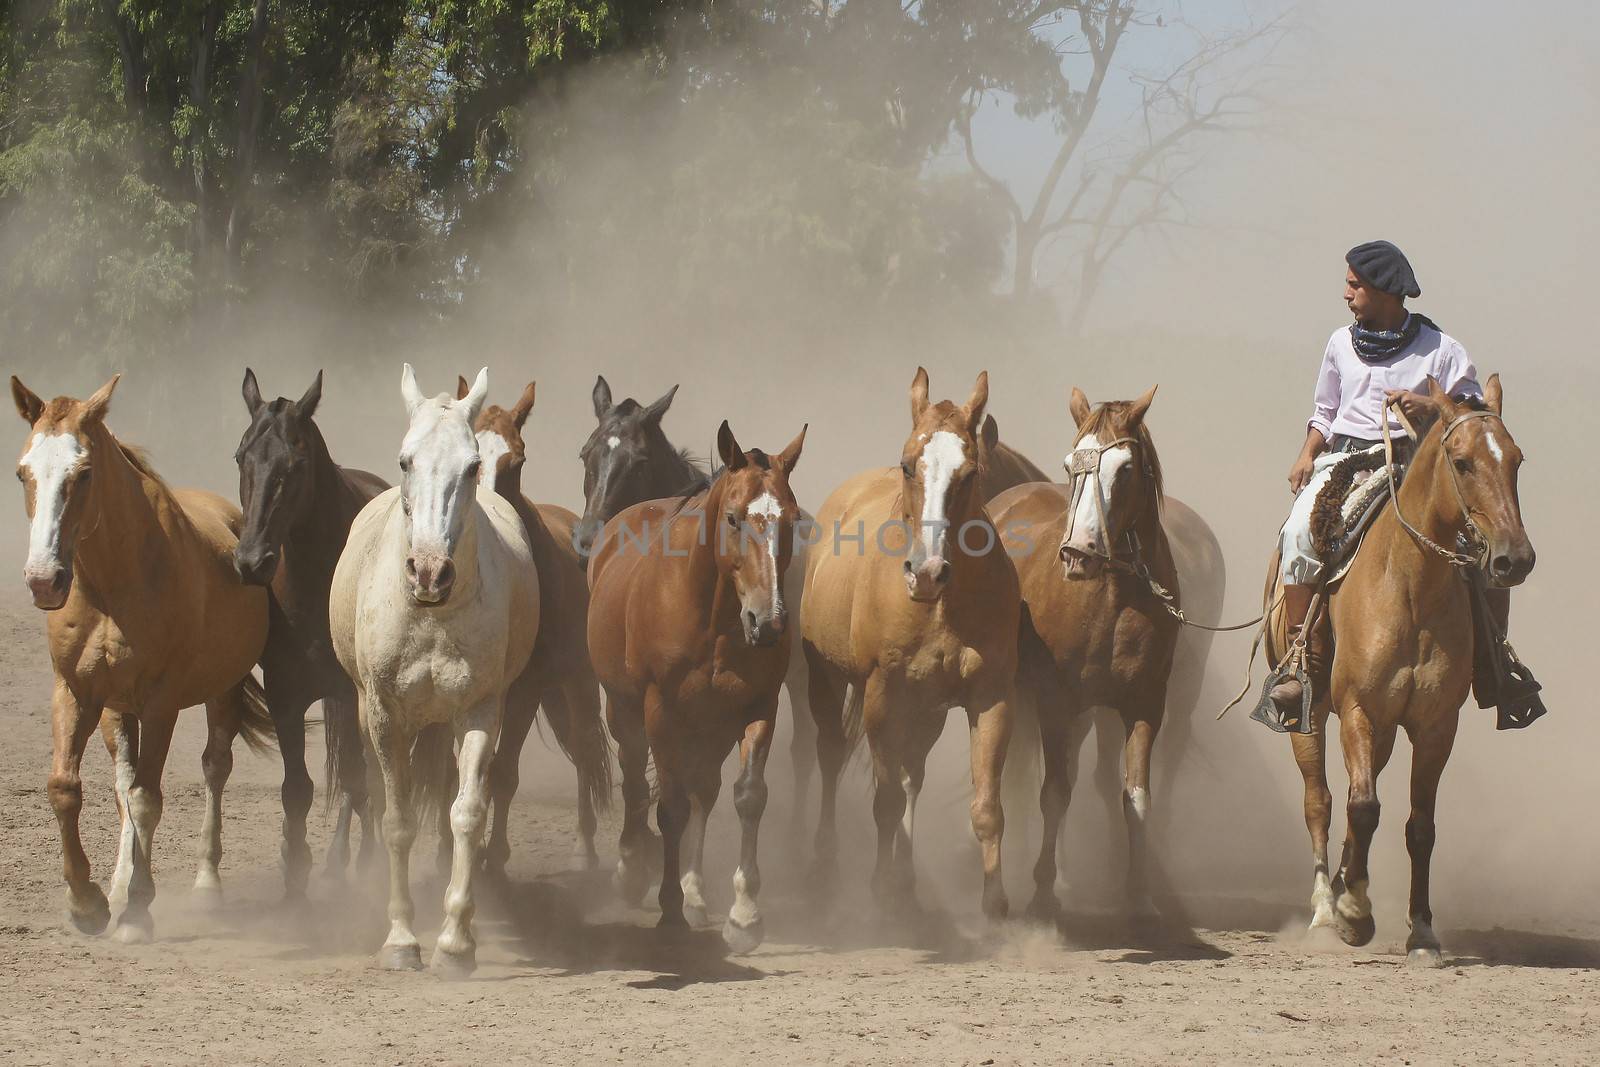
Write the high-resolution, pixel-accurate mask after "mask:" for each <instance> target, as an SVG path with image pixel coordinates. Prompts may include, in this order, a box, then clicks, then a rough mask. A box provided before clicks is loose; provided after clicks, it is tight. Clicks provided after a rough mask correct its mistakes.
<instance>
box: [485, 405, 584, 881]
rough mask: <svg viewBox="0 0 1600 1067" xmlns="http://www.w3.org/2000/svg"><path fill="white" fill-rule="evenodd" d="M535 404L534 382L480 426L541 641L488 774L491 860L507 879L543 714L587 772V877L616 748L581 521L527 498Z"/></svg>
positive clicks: (488, 476) (490, 410)
mask: <svg viewBox="0 0 1600 1067" xmlns="http://www.w3.org/2000/svg"><path fill="white" fill-rule="evenodd" d="M469 390H470V386H468V384H467V380H466V379H465V378H458V379H457V381H456V396H457V398H464V397H465V396H466V395H467V393H468V391H469ZM533 400H534V383H533V382H529V383H528V385H527V387H526V388H525V389H523V390H522V395H521V396H520V397H518V398H517V402H516V403H515V404H514V405H512V407H511V408H510V409H509V410H508V409H506V408H502V407H500V406H498V405H495V404H491V405H489V406H488V407H486V408H484V409H483V411H482V412H480V413H479V415H478V419H477V422H475V423H474V424H473V430H474V431H475V432H476V433H477V438H478V455H479V457H480V458H481V459H482V461H483V466H482V468H481V469H480V470H479V472H478V480H479V481H480V482H481V483H482V484H484V485H487V486H491V487H493V489H494V491H495V492H496V493H499V494H500V496H502V497H504V498H505V499H506V500H507V501H509V502H510V504H511V506H512V507H514V508H516V509H517V515H518V517H519V518H521V519H522V528H523V530H524V531H525V532H526V533H527V535H528V547H529V548H530V549H531V550H532V552H533V563H534V566H535V567H536V568H537V569H538V571H539V619H540V625H539V637H538V639H537V640H536V641H535V642H534V645H533V656H532V657H531V658H530V659H529V660H528V666H527V668H526V669H524V670H523V672H522V675H521V677H519V678H518V679H517V680H516V682H515V684H513V685H512V687H511V692H510V693H509V694H507V696H506V719H505V724H504V726H502V727H501V730H500V743H499V745H497V746H496V748H495V754H494V766H493V767H492V768H491V769H490V771H489V792H490V795H491V796H492V798H493V800H494V818H493V820H491V822H490V824H489V825H490V829H489V845H488V849H487V853H486V856H485V858H486V860H487V862H488V863H489V866H490V868H491V869H492V870H495V871H498V872H500V873H502V874H503V873H504V872H505V866H506V861H507V860H508V859H509V858H510V856H511V842H510V840H509V839H508V838H507V836H506V832H507V826H508V823H507V816H508V814H509V812H510V810H511V800H512V798H513V797H515V796H516V795H517V784H518V780H519V777H520V775H519V771H518V762H519V759H520V757H521V755H522V745H523V742H525V741H526V740H527V738H528V731H529V730H530V729H531V728H532V727H533V719H534V714H535V712H536V711H537V710H538V709H539V708H540V707H543V708H544V713H545V719H546V721H548V722H549V723H550V729H551V732H552V733H554V734H555V735H556V743H557V744H558V745H560V746H561V751H562V752H564V753H566V755H567V758H568V759H570V760H571V761H572V764H573V766H574V767H575V768H577V771H578V850H577V851H578V856H579V858H580V859H581V860H582V862H583V865H584V867H585V868H586V869H590V870H592V869H594V868H595V867H597V866H599V864H600V854H599V853H598V852H597V851H595V847H594V833H595V812H596V810H597V809H598V810H601V811H604V810H607V809H609V808H610V806H611V748H610V745H609V744H608V743H607V741H606V733H605V724H604V723H603V722H602V721H601V718H600V686H599V683H598V682H596V681H595V677H594V669H593V668H592V667H590V666H589V645H588V617H589V585H588V582H587V581H586V580H585V578H584V572H583V566H582V564H581V563H580V562H579V559H578V549H577V546H576V543H575V542H574V540H573V533H574V530H575V528H576V526H577V523H578V516H576V515H574V514H573V513H572V512H570V511H568V510H567V509H566V508H563V507H560V506H558V505H556V504H535V503H533V502H532V501H531V500H529V499H528V498H527V497H525V496H523V495H522V468H523V465H524V464H525V463H526V462H527V448H526V446H525V445H524V443H523V440H522V427H523V424H524V423H526V422H527V421H528V414H529V413H530V412H531V411H532V410H533Z"/></svg>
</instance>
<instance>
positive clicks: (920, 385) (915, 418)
mask: <svg viewBox="0 0 1600 1067" xmlns="http://www.w3.org/2000/svg"><path fill="white" fill-rule="evenodd" d="M927 410H928V372H927V370H926V369H924V368H922V367H918V368H917V375H916V377H914V378H912V379H911V424H912V425H913V426H914V425H916V424H917V423H919V422H921V421H922V413H923V412H924V411H927Z"/></svg>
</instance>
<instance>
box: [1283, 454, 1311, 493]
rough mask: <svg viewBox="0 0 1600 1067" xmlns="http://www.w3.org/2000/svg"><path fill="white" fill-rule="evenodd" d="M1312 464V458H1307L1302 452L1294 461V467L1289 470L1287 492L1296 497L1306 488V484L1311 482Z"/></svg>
mask: <svg viewBox="0 0 1600 1067" xmlns="http://www.w3.org/2000/svg"><path fill="white" fill-rule="evenodd" d="M1314 462H1315V457H1314V456H1308V455H1306V454H1305V453H1303V452H1302V453H1301V454H1300V458H1299V459H1297V460H1295V461H1294V466H1292V467H1290V468H1289V492H1291V493H1294V494H1296V495H1298V494H1299V492H1300V490H1302V489H1304V488H1305V487H1306V483H1307V482H1309V481H1310V480H1311V473H1312V464H1313V463H1314Z"/></svg>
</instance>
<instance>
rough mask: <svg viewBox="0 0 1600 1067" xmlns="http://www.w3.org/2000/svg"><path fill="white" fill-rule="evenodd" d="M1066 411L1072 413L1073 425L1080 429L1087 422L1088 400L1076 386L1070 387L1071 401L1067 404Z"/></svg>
mask: <svg viewBox="0 0 1600 1067" xmlns="http://www.w3.org/2000/svg"><path fill="white" fill-rule="evenodd" d="M1067 410H1068V411H1070V412H1072V422H1073V425H1075V426H1077V427H1078V428H1079V429H1082V428H1083V424H1084V423H1085V422H1087V421H1088V420H1089V398H1088V397H1087V396H1085V395H1084V394H1083V390H1082V389H1079V388H1078V387H1077V386H1076V385H1074V386H1073V387H1072V399H1071V401H1069V402H1068V403H1067Z"/></svg>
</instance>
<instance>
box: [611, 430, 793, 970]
mask: <svg viewBox="0 0 1600 1067" xmlns="http://www.w3.org/2000/svg"><path fill="white" fill-rule="evenodd" d="M804 442H805V431H804V430H801V431H800V435H799V436H798V437H796V438H795V439H794V440H793V441H792V442H790V444H789V445H788V447H787V448H785V449H784V450H783V451H782V452H780V453H778V454H777V455H768V454H767V453H764V452H762V451H760V450H759V449H757V450H753V451H750V452H745V451H742V450H741V449H740V448H739V444H738V442H737V441H736V440H735V439H734V436H733V432H732V431H731V430H730V429H729V428H728V424H727V423H726V422H724V423H723V424H722V427H721V429H720V430H719V431H718V434H717V450H718V452H719V454H720V455H721V458H722V461H723V463H724V465H725V466H724V469H723V471H722V472H721V474H720V475H719V476H718V477H717V478H716V479H715V480H714V481H713V482H712V483H711V485H710V486H709V487H707V488H705V489H703V490H700V491H699V492H697V493H695V494H694V495H693V496H690V497H683V498H679V499H677V500H657V501H649V502H646V503H643V504H638V505H635V506H633V507H631V508H628V509H626V510H625V511H623V512H622V513H621V514H620V515H618V516H616V517H615V518H614V519H612V520H611V521H610V522H609V523H607V524H606V527H605V532H604V535H603V538H602V541H601V543H600V544H598V545H597V546H595V552H594V554H593V556H592V557H591V560H590V564H589V583H590V589H591V594H592V599H591V603H590V610H589V651H590V655H591V657H592V659H593V662H594V667H595V672H596V673H597V674H598V675H599V677H600V682H601V684H602V685H603V686H604V687H605V691H606V713H607V716H608V718H609V719H610V723H611V730H612V734H613V735H614V736H615V737H616V738H617V742H618V744H619V745H620V746H621V748H622V750H623V760H624V766H626V765H627V764H628V763H629V762H641V761H642V760H643V758H644V751H643V750H644V749H645V747H646V745H648V749H649V752H650V754H651V755H652V756H653V757H654V760H655V768H656V782H657V787H658V790H659V793H660V804H659V807H658V808H657V816H656V818H657V822H658V825H659V827H660V830H661V840H662V854H663V862H662V873H661V891H660V902H661V924H662V925H663V926H681V925H684V924H685V922H686V921H687V920H686V918H685V914H684V911H685V905H686V903H687V904H688V905H689V906H690V907H691V909H692V910H693V911H694V912H695V917H696V918H699V917H701V916H703V915H704V911H705V902H704V900H703V899H701V859H702V856H703V852H704V842H705V825H706V819H707V817H708V816H709V815H710V813H711V808H712V805H714V804H715V803H716V800H717V794H718V793H719V792H720V790H721V788H722V762H723V760H724V758H725V757H726V756H727V754H728V751H729V749H730V748H731V747H732V746H733V745H734V744H738V746H739V757H740V763H741V770H740V773H739V778H738V780H737V782H736V783H735V784H734V798H733V803H734V808H735V809H736V810H737V811H738V813H739V821H740V824H741V826H742V843H741V847H740V852H739V866H738V869H737V870H736V871H735V872H734V876H733V888H734V894H735V899H734V904H733V907H732V909H731V910H730V911H729V913H728V920H727V923H726V924H725V925H724V927H723V937H724V939H725V940H726V941H727V943H728V944H729V945H730V946H731V947H733V948H734V949H735V950H736V951H741V952H743V951H749V950H751V949H753V948H755V947H756V946H757V945H759V944H760V943H761V940H762V937H763V923H762V919H761V915H760V912H759V910H758V908H757V905H756V897H757V895H758V894H759V892H760V889H761V873H760V870H759V868H758V867H757V863H756V836H757V833H758V831H759V828H760V825H761V815H762V813H763V811H764V810H765V808H766V803H767V785H766V778H765V774H766V762H767V751H768V748H769V747H770V745H771V744H772V731H773V725H774V722H775V720H776V717H777V711H778V690H779V687H780V686H781V685H782V684H783V678H784V674H785V672H786V671H787V669H788V665H789V654H790V647H791V646H790V641H789V638H788V634H787V632H786V631H787V630H788V626H789V613H788V609H787V607H786V605H785V604H784V597H783V584H782V579H783V574H784V571H785V569H786V568H787V567H788V566H789V561H790V556H791V554H792V551H793V544H794V525H795V522H796V521H797V520H798V518H799V514H800V509H799V507H798V505H797V504H796V503H795V499H794V494H793V492H791V491H790V489H789V475H790V472H792V471H793V470H794V466H795V463H796V462H798V460H799V458H800V449H801V447H802V445H803V444H804ZM625 819H626V822H625V824H624V827H623V838H622V863H621V864H620V865H619V870H618V874H619V882H620V884H621V886H622V888H623V891H624V895H625V897H627V898H629V899H631V900H637V899H638V897H639V896H642V895H643V892H644V885H645V866H644V863H643V862H642V861H643V857H642V856H641V855H640V853H641V851H642V849H643V845H644V838H645V836H646V834H647V832H648V831H647V828H646V827H645V825H644V814H643V811H642V810H641V808H640V807H639V806H637V805H635V804H633V803H630V804H629V806H628V810H627V812H626V815H625ZM686 835H687V840H686V839H685V838H686ZM685 851H686V852H687V855H688V865H687V866H688V870H687V872H682V871H681V864H680V859H681V857H682V854H683V852H685ZM680 879H681V880H680ZM686 898H688V899H687V900H686Z"/></svg>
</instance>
